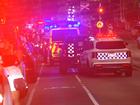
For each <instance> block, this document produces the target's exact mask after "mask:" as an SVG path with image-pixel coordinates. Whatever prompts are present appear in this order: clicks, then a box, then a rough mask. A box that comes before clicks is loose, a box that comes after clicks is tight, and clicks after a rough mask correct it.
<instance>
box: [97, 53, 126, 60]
mask: <svg viewBox="0 0 140 105" xmlns="http://www.w3.org/2000/svg"><path fill="white" fill-rule="evenodd" d="M127 58H128V55H127V52H117V53H97V59H98V60H112V59H127Z"/></svg>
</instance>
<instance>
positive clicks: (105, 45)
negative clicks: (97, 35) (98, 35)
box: [96, 41, 126, 49]
mask: <svg viewBox="0 0 140 105" xmlns="http://www.w3.org/2000/svg"><path fill="white" fill-rule="evenodd" d="M96 48H97V49H123V48H126V46H125V43H124V42H123V41H101V42H97V43H96Z"/></svg>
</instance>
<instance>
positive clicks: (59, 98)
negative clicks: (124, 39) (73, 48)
mask: <svg viewBox="0 0 140 105" xmlns="http://www.w3.org/2000/svg"><path fill="white" fill-rule="evenodd" d="M132 46H133V48H131V49H132V51H133V49H135V50H137V52H135V53H134V54H132V55H133V56H134V59H133V61H134V62H133V68H134V69H133V70H134V71H133V76H132V77H123V76H115V75H114V74H112V73H100V74H99V73H98V74H96V75H94V76H93V75H89V74H87V75H80V74H79V73H78V72H77V70H75V69H73V68H72V69H69V70H68V73H67V74H65V75H62V74H60V72H59V68H58V67H48V66H47V65H42V66H41V69H40V76H39V77H38V80H37V82H36V83H35V84H32V85H31V87H30V89H29V92H28V94H27V97H26V98H25V100H24V101H23V105H39V104H41V105H139V103H140V100H139V97H140V92H139V89H140V84H139V81H140V71H139V65H138V64H139V61H138V60H137V59H135V58H136V56H137V55H138V54H136V53H139V49H137V47H136V44H135V42H133V44H130V46H129V47H132ZM137 58H138V57H137Z"/></svg>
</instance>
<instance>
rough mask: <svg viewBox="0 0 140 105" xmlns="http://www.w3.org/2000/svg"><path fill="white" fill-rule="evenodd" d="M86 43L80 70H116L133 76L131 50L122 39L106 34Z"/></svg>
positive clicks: (117, 72)
mask: <svg viewBox="0 0 140 105" xmlns="http://www.w3.org/2000/svg"><path fill="white" fill-rule="evenodd" d="M84 43H85V44H84V45H85V46H84V48H85V51H83V53H82V54H81V55H80V69H79V70H80V71H82V72H83V71H88V70H89V71H91V72H93V73H95V72H114V73H116V74H119V75H122V74H123V75H125V76H132V59H131V52H130V50H129V49H128V48H127V43H126V42H124V41H123V40H122V39H120V38H117V37H107V36H106V37H103V38H101V37H100V38H99V37H97V38H94V40H92V41H89V40H88V41H85V42H84Z"/></svg>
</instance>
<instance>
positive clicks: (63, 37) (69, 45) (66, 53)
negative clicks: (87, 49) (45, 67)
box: [49, 27, 80, 72]
mask: <svg viewBox="0 0 140 105" xmlns="http://www.w3.org/2000/svg"><path fill="white" fill-rule="evenodd" d="M79 36H80V31H79V29H78V28H73V27H70V28H68V27H67V28H55V29H51V30H50V54H49V55H50V63H51V64H54V63H57V62H58V63H59V65H60V71H62V72H64V71H66V69H67V68H68V67H69V66H72V65H74V64H75V63H76V62H77V51H78V48H77V45H78V42H77V39H78V37H79Z"/></svg>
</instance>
